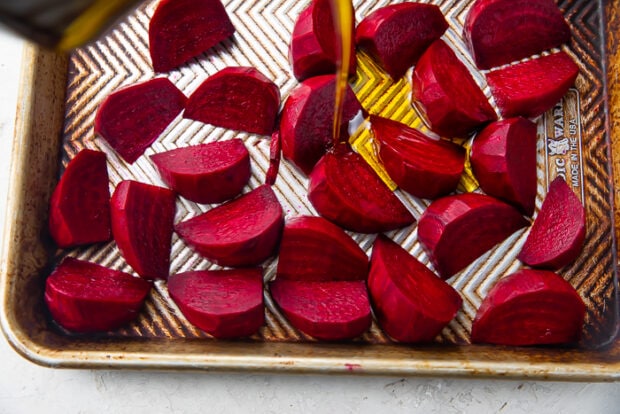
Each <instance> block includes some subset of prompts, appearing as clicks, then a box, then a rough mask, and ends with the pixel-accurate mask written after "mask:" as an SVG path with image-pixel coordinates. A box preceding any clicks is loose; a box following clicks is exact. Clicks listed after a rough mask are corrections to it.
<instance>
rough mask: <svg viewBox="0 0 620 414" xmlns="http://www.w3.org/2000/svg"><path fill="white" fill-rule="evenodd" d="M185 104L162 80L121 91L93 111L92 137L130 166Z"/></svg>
mask: <svg viewBox="0 0 620 414" xmlns="http://www.w3.org/2000/svg"><path fill="white" fill-rule="evenodd" d="M186 100H187V98H186V97H185V95H183V93H182V92H181V91H180V90H178V89H177V87H176V86H174V84H173V83H172V82H170V81H169V80H168V79H166V78H155V79H152V80H149V81H146V82H142V83H137V84H135V85H131V86H127V87H124V88H122V89H119V90H117V91H116V92H114V93H112V94H111V95H109V96H108V97H107V98H105V99H104V100H103V102H102V103H101V105H100V106H99V109H97V115H96V116H95V133H96V134H98V135H100V136H101V137H102V138H103V139H105V140H106V141H107V142H108V143H109V144H110V146H112V148H114V150H115V151H116V152H117V153H118V154H119V155H120V156H121V157H123V159H124V160H125V161H127V162H129V163H133V162H134V161H135V160H137V159H138V158H139V157H140V156H141V155H142V154H143V153H144V151H145V150H146V149H147V148H148V147H149V145H151V144H152V143H153V141H155V140H156V139H157V137H159V135H160V134H161V133H162V132H164V130H165V129H166V127H168V125H169V124H170V123H171V122H172V121H173V120H174V118H176V117H177V115H179V114H180V113H181V112H182V111H183V109H184V108H185V102H186Z"/></svg>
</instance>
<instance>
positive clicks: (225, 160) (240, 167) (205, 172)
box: [151, 138, 251, 203]
mask: <svg viewBox="0 0 620 414" xmlns="http://www.w3.org/2000/svg"><path fill="white" fill-rule="evenodd" d="M151 160H153V162H154V163H155V165H156V166H157V169H158V170H159V174H160V175H161V178H162V180H163V181H164V182H165V183H166V184H167V185H168V186H169V187H170V188H172V189H173V190H174V191H176V192H177V193H179V194H180V195H181V196H183V197H185V198H187V199H188V200H191V201H195V202H196V203H222V202H224V201H226V200H230V199H231V198H233V197H236V196H237V195H239V194H240V193H241V190H243V187H245V185H246V184H247V183H248V181H249V180H250V173H251V167H250V154H249V153H248V150H247V148H246V147H245V144H244V143H243V141H242V140H240V139H238V138H235V139H231V140H227V141H218V142H212V143H208V144H200V145H195V146H191V147H186V148H177V149H174V150H171V151H167V152H162V153H158V154H154V155H151Z"/></svg>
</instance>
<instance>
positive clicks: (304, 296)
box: [269, 279, 372, 341]
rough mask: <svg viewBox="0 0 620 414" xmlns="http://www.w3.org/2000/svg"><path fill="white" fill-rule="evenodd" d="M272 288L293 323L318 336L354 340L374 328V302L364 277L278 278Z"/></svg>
mask: <svg viewBox="0 0 620 414" xmlns="http://www.w3.org/2000/svg"><path fill="white" fill-rule="evenodd" d="M269 289H270V291H271V296H272V297H273V299H274V300H275V301H276V303H277V304H278V306H279V307H280V308H281V309H282V311H283V312H284V315H285V316H286V318H287V319H288V321H289V322H290V323H291V325H293V326H294V327H295V328H297V329H299V330H300V331H302V332H304V333H306V334H308V335H310V336H312V337H314V338H317V339H322V340H326V341H338V340H343V339H352V338H355V337H357V336H360V335H361V334H363V333H364V332H365V331H366V330H367V329H368V328H370V324H371V322H372V317H371V315H370V301H369V299H368V292H367V290H366V283H365V282H364V281H362V280H355V281H332V282H306V281H298V280H284V279H276V280H275V281H273V282H271V283H270V284H269Z"/></svg>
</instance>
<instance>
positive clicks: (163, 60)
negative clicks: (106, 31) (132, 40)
mask: <svg viewBox="0 0 620 414" xmlns="http://www.w3.org/2000/svg"><path fill="white" fill-rule="evenodd" d="M233 33H235V27H234V26H233V24H232V22H231V21H230V18H229V17H228V14H227V13H226V9H225V8H224V6H223V5H222V3H221V2H220V0H161V1H160V2H159V4H158V5H157V8H156V9H155V12H154V13H153V17H152V18H151V22H150V24H149V51H150V52H151V60H152V62H153V69H155V72H167V71H169V70H172V69H174V68H176V67H177V66H180V65H181V64H183V63H185V62H187V61H188V60H190V59H191V58H193V57H196V56H198V55H200V54H201V53H203V52H206V51H207V50H208V49H210V48H212V47H213V46H215V45H216V44H218V43H220V42H221V41H222V40H225V39H227V38H229V37H230V36H232V35H233Z"/></svg>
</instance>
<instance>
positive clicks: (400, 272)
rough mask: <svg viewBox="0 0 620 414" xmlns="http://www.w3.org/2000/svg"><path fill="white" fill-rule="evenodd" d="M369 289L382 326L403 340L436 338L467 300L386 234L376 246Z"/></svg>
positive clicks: (377, 241) (398, 339) (369, 277)
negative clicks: (464, 300)
mask: <svg viewBox="0 0 620 414" xmlns="http://www.w3.org/2000/svg"><path fill="white" fill-rule="evenodd" d="M368 289H369V291H370V296H371V298H372V302H373V308H374V310H375V314H376V316H377V319H378V321H379V325H380V326H381V328H382V329H383V330H384V331H385V333H387V334H388V335H389V336H390V337H392V338H394V339H396V340H397V341H400V342H428V341H432V340H433V339H434V338H435V337H436V336H437V335H438V334H439V333H440V332H441V330H442V329H443V328H444V327H445V326H446V325H447V324H448V323H449V322H450V321H451V320H452V319H453V318H454V317H455V316H456V313H457V312H458V311H459V309H460V308H461V304H462V302H463V300H462V299H461V296H459V294H458V292H457V291H456V290H454V288H453V287H452V286H450V285H449V284H447V283H446V282H444V281H443V280H441V279H440V278H438V277H437V276H436V275H435V274H434V273H433V272H431V271H430V270H429V269H428V268H427V267H426V266H424V265H423V264H422V263H420V262H419V261H418V260H417V259H416V258H415V257H413V256H411V255H410V254H409V253H408V252H407V251H406V250H405V249H403V248H402V247H400V246H399V245H398V244H396V243H394V242H393V241H392V240H390V239H388V238H387V237H386V236H384V235H379V236H378V237H377V239H376V240H375V243H374V245H373V248H372V256H371V259H370V274H369V276H368Z"/></svg>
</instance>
